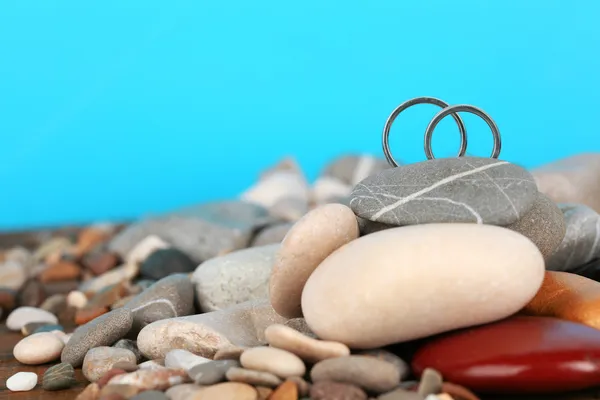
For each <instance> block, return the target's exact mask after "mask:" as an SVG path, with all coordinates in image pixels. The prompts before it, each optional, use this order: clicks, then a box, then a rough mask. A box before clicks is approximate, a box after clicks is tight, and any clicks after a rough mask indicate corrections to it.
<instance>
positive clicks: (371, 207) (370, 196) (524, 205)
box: [350, 157, 538, 226]
mask: <svg viewBox="0 0 600 400" xmlns="http://www.w3.org/2000/svg"><path fill="white" fill-rule="evenodd" d="M537 193H538V191H537V187H536V184H535V181H534V179H533V177H532V176H531V174H530V173H529V172H528V171H526V170H525V169H523V168H521V167H519V166H517V165H514V164H511V163H509V162H506V161H500V160H496V159H491V158H480V157H460V158H439V159H434V160H428V161H423V162H419V163H415V164H409V165H405V166H401V167H398V168H392V169H387V170H385V171H382V172H380V173H379V174H377V175H371V176H369V177H368V178H366V179H364V180H363V181H361V182H360V183H359V184H357V185H356V187H355V188H354V190H353V191H352V195H351V200H350V207H351V208H352V210H353V211H354V212H355V213H356V215H357V216H359V217H362V218H366V219H368V220H370V221H374V222H381V223H384V224H390V225H396V226H403V225H416V224H426V223H445V222H459V223H469V222H470V223H480V224H481V223H483V224H489V225H500V226H506V225H509V224H512V223H514V222H516V221H517V220H519V219H520V218H522V217H523V216H524V215H525V214H526V213H527V212H528V211H529V210H530V209H531V207H532V206H533V204H534V202H535V200H536V198H537Z"/></svg>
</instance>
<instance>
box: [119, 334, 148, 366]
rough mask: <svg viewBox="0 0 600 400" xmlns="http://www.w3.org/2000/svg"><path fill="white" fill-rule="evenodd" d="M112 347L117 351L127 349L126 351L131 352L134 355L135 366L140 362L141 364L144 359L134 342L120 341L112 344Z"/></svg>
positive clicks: (128, 340) (129, 340)
mask: <svg viewBox="0 0 600 400" xmlns="http://www.w3.org/2000/svg"><path fill="white" fill-rule="evenodd" d="M113 347H116V348H118V349H127V350H129V351H131V352H132V353H133V354H135V360H136V364H139V363H140V362H142V359H143V358H144V356H143V355H142V353H141V352H140V350H139V349H138V347H137V344H136V343H135V341H134V340H131V339H121V340H119V341H118V342H117V343H115V344H113Z"/></svg>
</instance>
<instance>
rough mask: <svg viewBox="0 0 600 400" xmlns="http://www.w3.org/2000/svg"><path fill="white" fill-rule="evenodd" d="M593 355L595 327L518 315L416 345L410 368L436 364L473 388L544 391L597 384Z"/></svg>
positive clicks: (598, 338) (599, 375) (597, 345)
mask: <svg viewBox="0 0 600 400" xmlns="http://www.w3.org/2000/svg"><path fill="white" fill-rule="evenodd" d="M465 349H468V350H469V351H465ZM598 359H600V331H598V330H596V329H594V328H590V327H588V326H585V325H581V324H577V323H574V322H570V321H562V320H559V319H556V318H546V317H525V316H519V317H511V318H507V319H504V320H502V321H498V322H494V323H491V324H487V325H483V326H478V327H473V328H468V329H464V330H460V331H457V332H451V333H448V334H445V335H441V336H439V337H437V338H435V339H433V340H431V341H429V342H428V343H426V344H424V345H423V346H422V347H420V348H419V350H418V351H417V352H416V354H415V356H414V358H413V360H412V368H413V372H414V373H415V374H416V375H417V376H420V375H421V374H422V373H423V371H424V370H425V368H435V369H436V370H437V371H439V372H440V373H441V374H442V375H443V376H444V379H445V380H447V381H449V382H453V383H456V384H459V385H462V386H465V387H467V388H469V389H471V390H473V391H475V392H477V393H511V394H518V393H539V394H543V393H557V392H566V391H572V390H580V389H586V388H592V387H596V386H598V385H600V364H599V363H598V362H597V361H596V360H598Z"/></svg>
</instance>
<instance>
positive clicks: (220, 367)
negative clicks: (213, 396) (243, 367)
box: [188, 360, 240, 385]
mask: <svg viewBox="0 0 600 400" xmlns="http://www.w3.org/2000/svg"><path fill="white" fill-rule="evenodd" d="M239 366H240V363H239V362H237V361H235V360H218V361H211V362H208V363H203V364H198V365H196V366H194V367H192V368H191V369H190V370H189V371H188V376H189V377H190V378H191V379H192V380H193V381H194V382H195V383H196V384H197V385H213V384H215V383H219V382H222V381H224V380H225V376H226V374H227V371H229V369H230V368H236V367H239Z"/></svg>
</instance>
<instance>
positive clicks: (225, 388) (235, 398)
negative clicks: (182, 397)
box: [188, 382, 258, 400]
mask: <svg viewBox="0 0 600 400" xmlns="http://www.w3.org/2000/svg"><path fill="white" fill-rule="evenodd" d="M188 399H189V400H205V399H206V400H209V399H215V400H217V399H218V400H257V399H258V392H257V391H256V389H254V388H253V387H252V386H250V385H248V384H245V383H240V382H224V383H218V384H216V385H212V386H207V387H205V388H203V389H201V390H199V391H197V392H194V394H193V395H192V396H191V397H189V398H188Z"/></svg>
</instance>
